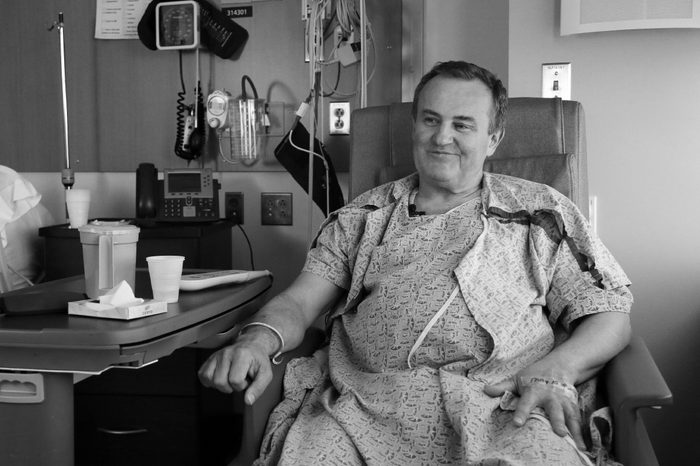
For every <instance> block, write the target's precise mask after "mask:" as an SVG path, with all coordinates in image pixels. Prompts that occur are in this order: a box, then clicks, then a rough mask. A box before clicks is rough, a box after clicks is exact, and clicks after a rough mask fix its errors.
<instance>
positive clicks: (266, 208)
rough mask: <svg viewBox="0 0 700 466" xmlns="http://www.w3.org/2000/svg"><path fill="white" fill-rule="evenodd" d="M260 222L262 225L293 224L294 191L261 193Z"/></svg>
mask: <svg viewBox="0 0 700 466" xmlns="http://www.w3.org/2000/svg"><path fill="white" fill-rule="evenodd" d="M260 223H261V224H262V225H291V224H292V193H261V194H260Z"/></svg>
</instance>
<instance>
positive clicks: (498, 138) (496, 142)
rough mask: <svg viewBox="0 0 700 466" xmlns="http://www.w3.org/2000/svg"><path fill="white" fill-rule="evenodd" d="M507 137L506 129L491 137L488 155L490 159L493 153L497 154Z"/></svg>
mask: <svg viewBox="0 0 700 466" xmlns="http://www.w3.org/2000/svg"><path fill="white" fill-rule="evenodd" d="M505 135H506V130H505V129H499V130H498V131H494V132H493V133H491V134H490V135H489V147H488V152H487V153H486V155H487V156H488V157H490V156H492V155H493V153H494V152H496V148H497V147H498V145H499V144H500V143H501V141H502V140H503V136H505Z"/></svg>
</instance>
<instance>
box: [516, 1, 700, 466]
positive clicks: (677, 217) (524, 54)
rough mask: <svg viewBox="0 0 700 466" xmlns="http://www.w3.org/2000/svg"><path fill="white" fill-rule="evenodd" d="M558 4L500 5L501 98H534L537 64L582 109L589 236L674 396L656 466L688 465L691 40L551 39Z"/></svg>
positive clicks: (697, 325) (696, 290) (692, 348)
mask: <svg viewBox="0 0 700 466" xmlns="http://www.w3.org/2000/svg"><path fill="white" fill-rule="evenodd" d="M558 3H559V2H558V1H557V0H534V1H528V2H521V1H511V2H510V47H509V70H510V73H509V77H510V78H509V88H510V92H511V95H513V96H537V95H539V93H540V86H541V83H540V80H541V64H542V63H546V62H558V61H567V62H568V61H570V62H571V63H572V69H573V79H572V97H573V99H575V100H579V101H581V102H582V103H583V105H584V108H585V111H586V124H587V136H588V163H589V166H588V169H589V178H590V193H591V194H592V195H596V196H598V232H599V234H600V236H601V237H602V239H603V241H604V242H605V244H606V245H607V246H608V247H609V248H610V249H611V251H612V252H613V254H614V255H615V256H616V257H617V258H618V260H619V261H620V262H621V263H622V266H623V267H624V268H625V270H626V272H627V274H628V275H629V277H630V278H631V280H632V282H633V286H632V291H633V293H634V295H635V305H634V308H633V314H632V324H633V328H634V331H635V332H636V333H637V334H640V335H641V336H643V337H644V339H645V340H646V342H647V344H648V345H649V348H650V350H651V352H652V354H653V355H654V357H655V359H656V361H657V363H658V364H659V366H660V368H661V370H662V372H663V374H664V375H665V377H666V379H667V381H668V383H669V385H670V387H671V390H672V391H673V392H674V398H675V403H674V406H673V407H670V408H668V409H666V408H665V409H663V410H662V411H660V412H656V413H648V417H649V418H650V421H651V422H650V427H651V430H650V434H651V437H652V439H653V441H654V443H655V445H656V446H657V453H659V457H660V458H659V459H660V462H661V464H674V465H680V464H688V465H690V464H695V462H696V458H697V457H698V455H699V454H700V444H698V442H697V435H695V432H694V430H693V428H692V426H693V425H695V423H696V422H697V419H699V418H700V402H699V401H698V398H697V396H696V387H697V386H698V384H699V383H700V378H699V377H698V375H697V374H698V372H699V369H700V343H699V342H698V338H697V330H698V329H700V286H698V280H700V278H699V277H700V248H698V238H700V219H698V217H697V216H696V215H695V210H696V207H695V206H696V204H697V200H698V199H700V183H698V181H697V180H698V178H700V157H698V147H700V132H698V131H697V128H698V126H699V125H700V113H699V112H698V102H700V61H699V60H698V59H697V56H698V53H697V44H698V43H699V42H700V31H699V30H695V29H693V30H678V29H674V30H664V29H656V30H637V31H618V32H605V33H591V34H584V35H577V36H566V37H561V36H560V35H559V24H558V17H559V8H558Z"/></svg>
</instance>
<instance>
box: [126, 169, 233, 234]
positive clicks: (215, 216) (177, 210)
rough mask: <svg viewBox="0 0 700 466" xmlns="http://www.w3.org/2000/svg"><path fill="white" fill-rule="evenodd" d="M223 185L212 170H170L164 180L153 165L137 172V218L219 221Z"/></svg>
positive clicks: (166, 220) (165, 173)
mask: <svg viewBox="0 0 700 466" xmlns="http://www.w3.org/2000/svg"><path fill="white" fill-rule="evenodd" d="M219 189H220V185H219V181H218V180H216V179H214V176H213V173H212V170H211V168H177V169H174V168H166V169H164V170H163V179H162V180H158V171H157V170H156V168H155V166H154V165H153V164H152V163H142V164H140V165H139V168H138V170H136V218H139V219H148V218H151V219H154V220H156V221H162V222H213V221H216V220H219Z"/></svg>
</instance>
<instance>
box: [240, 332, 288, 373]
mask: <svg viewBox="0 0 700 466" xmlns="http://www.w3.org/2000/svg"><path fill="white" fill-rule="evenodd" d="M248 327H265V328H266V329H268V330H270V331H272V333H274V334H275V336H276V337H277V339H279V341H280V346H279V348H278V350H277V352H276V353H275V354H274V355H273V356H272V358H270V361H272V364H275V365H277V364H279V363H281V362H282V360H281V359H278V358H279V357H280V356H282V351H284V338H282V334H281V333H280V332H279V330H277V329H276V328H275V327H273V326H272V325H270V324H266V323H264V322H251V323H249V324H245V325H244V326H243V328H242V329H241V331H240V332H239V333H238V334H239V335H240V334H242V333H243V332H245V329H247V328H248Z"/></svg>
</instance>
